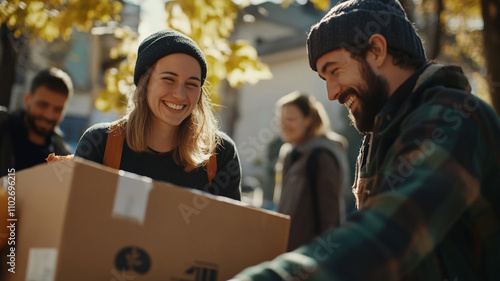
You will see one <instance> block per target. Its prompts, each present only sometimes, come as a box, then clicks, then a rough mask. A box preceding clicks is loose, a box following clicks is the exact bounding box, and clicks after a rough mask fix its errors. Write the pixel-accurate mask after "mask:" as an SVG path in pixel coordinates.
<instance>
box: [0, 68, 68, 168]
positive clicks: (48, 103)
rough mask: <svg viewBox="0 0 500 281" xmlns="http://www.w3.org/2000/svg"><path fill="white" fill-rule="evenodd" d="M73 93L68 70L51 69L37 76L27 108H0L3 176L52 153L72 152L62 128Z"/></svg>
mask: <svg viewBox="0 0 500 281" xmlns="http://www.w3.org/2000/svg"><path fill="white" fill-rule="evenodd" d="M72 93H73V84H72V82H71V79H70V77H69V76H68V74H66V73H65V72H64V71H62V70H60V69H57V68H49V69H46V70H42V71H40V72H39V73H38V74H37V75H36V76H35V78H34V79H33V81H32V83H31V87H30V91H29V92H27V93H26V94H25V96H24V99H23V103H24V107H25V109H24V110H18V111H16V112H14V113H9V112H7V110H6V109H5V108H0V144H1V150H0V177H1V176H4V175H6V174H7V173H8V170H9V169H13V168H14V169H15V170H16V171H19V170H22V169H26V168H29V167H32V166H35V165H37V164H40V163H44V162H45V159H46V158H47V156H48V155H49V154H50V153H55V154H57V155H68V154H70V148H69V146H68V145H67V144H66V143H65V141H64V139H63V137H62V134H61V131H60V129H59V127H58V125H59V123H60V122H61V121H62V119H63V117H64V114H65V109H66V105H67V103H68V100H69V98H70V97H71V95H72Z"/></svg>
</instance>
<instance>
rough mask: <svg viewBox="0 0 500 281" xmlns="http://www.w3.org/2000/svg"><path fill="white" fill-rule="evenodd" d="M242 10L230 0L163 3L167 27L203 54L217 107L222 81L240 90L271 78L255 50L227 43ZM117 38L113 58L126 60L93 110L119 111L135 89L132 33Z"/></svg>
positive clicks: (242, 43) (113, 72) (109, 78)
mask: <svg viewBox="0 0 500 281" xmlns="http://www.w3.org/2000/svg"><path fill="white" fill-rule="evenodd" d="M240 5H243V4H240ZM242 7H243V6H239V7H238V6H237V5H236V4H235V3H234V2H233V1H231V0H195V1H191V0H176V1H168V2H166V3H165V11H166V14H167V20H166V21H167V22H166V27H168V28H172V29H175V30H178V31H181V32H183V33H184V34H186V35H187V36H189V37H191V38H192V39H193V40H194V41H195V42H196V43H197V44H198V45H199V46H200V48H201V49H202V50H203V52H204V53H205V56H206V59H207V64H208V70H209V71H208V73H207V81H208V83H207V84H210V85H211V86H212V88H211V90H212V91H211V94H212V101H213V102H214V103H216V104H217V103H219V102H220V101H219V95H218V94H217V89H218V88H219V85H220V82H221V81H222V80H224V79H227V81H228V82H229V85H230V86H231V87H239V86H241V85H243V84H246V83H249V84H255V83H257V82H258V81H259V80H262V79H270V78H271V77H272V75H271V72H270V70H269V67H268V66H267V65H266V64H264V63H262V62H261V61H260V60H259V58H258V55H257V51H256V50H255V48H254V47H252V46H251V45H250V43H249V42H248V41H243V40H238V41H236V42H229V41H228V40H227V37H229V36H230V35H231V32H232V31H233V29H234V22H235V20H236V17H237V16H238V11H239V9H240V8H242ZM117 36H121V39H123V41H122V44H120V46H118V47H117V48H115V49H113V50H112V56H114V57H118V56H123V57H125V58H126V60H124V61H123V62H122V63H121V64H120V66H119V67H118V69H116V68H114V69H110V70H108V71H107V74H106V85H107V88H106V89H105V90H104V91H103V92H102V93H101V95H100V97H99V98H98V99H97V102H96V107H97V108H98V109H100V110H103V111H106V110H110V109H114V110H117V111H122V110H123V108H124V103H123V101H124V100H126V96H127V95H128V94H130V93H131V91H133V89H134V86H133V80H132V74H133V68H134V65H135V60H136V56H137V54H136V52H137V46H138V43H137V41H136V40H135V39H134V34H132V33H131V32H127V30H123V29H121V30H119V34H118V35H117Z"/></svg>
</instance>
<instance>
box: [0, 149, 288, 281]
mask: <svg viewBox="0 0 500 281" xmlns="http://www.w3.org/2000/svg"><path fill="white" fill-rule="evenodd" d="M4 188H5V187H4ZM15 191H16V205H15V212H16V214H17V217H18V220H17V221H15V226H16V237H15V240H16V244H15V273H14V274H13V273H10V272H6V273H7V274H6V276H7V280H9V281H18V280H23V281H24V280H30V281H31V280H44V281H45V280H51V281H68V280H72V281H79V280H82V281H83V280H85V281H87V280H106V281H107V280H110V281H115V280H116V281H120V280H137V281H139V280H155V281H157V280H178V281H180V280H193V281H216V280H227V279H229V278H231V277H233V276H234V275H235V274H237V273H239V272H240V271H241V270H243V269H244V268H247V267H249V266H252V265H255V264H258V263H260V262H263V261H266V260H271V259H273V258H274V257H276V256H277V255H279V254H281V253H283V252H285V251H286V245H287V242H288V231H289V226H290V218H289V217H288V216H284V215H280V214H277V213H273V212H269V211H264V210H260V209H256V208H251V207H247V206H243V204H241V203H239V202H237V201H234V200H231V199H227V198H223V197H218V196H211V195H207V194H205V193H201V192H197V191H195V190H192V189H186V188H180V187H176V186H173V185H170V184H167V183H162V182H157V181H151V180H150V179H149V178H145V177H139V176H137V175H133V174H124V173H123V171H120V173H118V172H117V171H116V170H113V169H110V168H107V167H104V166H102V165H98V164H95V163H92V162H89V161H85V160H83V159H80V158H75V159H74V160H73V161H70V162H62V163H52V164H42V165H39V166H36V167H34V168H31V169H27V170H23V171H20V172H16V173H15ZM4 253H5V251H4ZM4 253H3V254H2V256H1V257H0V259H1V260H2V261H4V262H3V266H4V267H5V264H6V263H5V261H7V262H9V258H8V257H7V256H6V255H5V254H4ZM8 253H9V249H7V254H8ZM7 267H8V268H9V267H10V265H9V264H7ZM3 271H4V272H5V271H6V270H5V269H3ZM0 276H1V274H0Z"/></svg>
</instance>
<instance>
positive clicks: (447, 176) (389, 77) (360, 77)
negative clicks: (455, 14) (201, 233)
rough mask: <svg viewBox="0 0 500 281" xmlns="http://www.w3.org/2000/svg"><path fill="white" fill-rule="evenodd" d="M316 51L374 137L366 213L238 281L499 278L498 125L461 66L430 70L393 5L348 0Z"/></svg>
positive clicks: (359, 184) (361, 160)
mask: <svg viewBox="0 0 500 281" xmlns="http://www.w3.org/2000/svg"><path fill="white" fill-rule="evenodd" d="M307 50H308V55H309V64H310V67H311V68H312V70H313V71H316V72H317V73H318V75H319V77H320V78H322V79H323V80H324V81H325V82H326V88H327V92H328V98H329V99H330V100H337V101H338V102H339V103H341V104H343V105H345V106H346V107H347V109H348V111H349V115H350V117H351V120H352V122H353V124H354V126H355V127H356V128H357V129H358V131H359V132H361V133H362V134H364V135H365V138H364V141H363V144H362V147H361V150H360V154H359V156H358V161H357V164H356V176H355V180H354V185H353V192H354V194H355V195H356V198H357V206H358V209H359V210H358V212H356V213H354V214H353V215H351V216H350V217H348V218H347V219H346V221H345V222H344V223H343V224H341V225H340V226H339V227H337V228H334V229H330V230H328V231H326V232H325V233H323V234H322V235H321V236H319V237H318V238H317V239H316V240H315V241H313V242H312V243H310V244H309V245H307V246H304V247H301V248H299V249H297V250H295V251H293V252H290V253H286V254H283V255H281V256H279V257H277V258H276V259H274V260H273V261H270V262H266V263H263V264H261V265H258V266H255V267H252V268H249V269H247V270H245V271H243V272H242V273H241V274H239V275H237V276H236V280H245V281H247V280H259V281H271V280H325V281H326V280H328V281H344V280H345V281H348V280H349V281H351V280H356V281H363V280H367V281H368V280H369V281H377V280H380V281H397V280H404V281H410V280H411V281H418V280H426V281H443V280H450V281H451V280H457V281H458V280H476V281H479V280H484V281H486V280H498V278H499V277H500V267H499V265H500V119H499V117H498V115H497V114H496V113H495V112H494V111H493V109H492V108H491V107H490V106H489V105H487V104H486V103H484V102H483V101H481V100H480V99H479V98H477V97H476V96H474V95H473V94H472V93H471V88H470V86H469V82H468V81H467V78H466V77H465V75H464V74H463V72H462V70H461V69H460V67H456V66H445V65H440V64H436V63H432V62H428V61H427V59H426V56H425V52H424V48H423V46H422V41H421V40H420V37H419V36H418V35H417V33H416V31H415V29H414V27H413V25H412V24H411V23H410V22H409V21H408V18H407V17H406V14H405V12H404V10H403V8H402V7H401V5H400V4H399V2H398V1H396V0H350V1H342V2H340V3H339V4H337V5H336V6H334V7H333V8H332V9H331V10H330V11H329V13H328V14H327V15H326V16H325V17H324V18H323V19H322V20H321V21H320V22H319V23H317V24H315V25H314V26H312V28H311V31H310V33H309V37H308V40H307Z"/></svg>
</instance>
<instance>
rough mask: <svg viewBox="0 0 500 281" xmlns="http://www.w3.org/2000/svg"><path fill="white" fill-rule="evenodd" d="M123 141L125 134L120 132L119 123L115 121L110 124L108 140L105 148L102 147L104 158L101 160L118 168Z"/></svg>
mask: <svg viewBox="0 0 500 281" xmlns="http://www.w3.org/2000/svg"><path fill="white" fill-rule="evenodd" d="M124 141H125V134H123V133H122V131H121V128H120V125H118V124H117V123H113V124H111V128H110V129H109V133H108V140H107V141H106V148H105V149H104V158H103V161H102V163H103V164H104V165H106V166H108V167H111V168H115V169H120V162H121V160H122V150H123V142H124Z"/></svg>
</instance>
